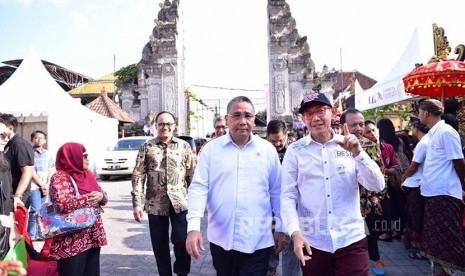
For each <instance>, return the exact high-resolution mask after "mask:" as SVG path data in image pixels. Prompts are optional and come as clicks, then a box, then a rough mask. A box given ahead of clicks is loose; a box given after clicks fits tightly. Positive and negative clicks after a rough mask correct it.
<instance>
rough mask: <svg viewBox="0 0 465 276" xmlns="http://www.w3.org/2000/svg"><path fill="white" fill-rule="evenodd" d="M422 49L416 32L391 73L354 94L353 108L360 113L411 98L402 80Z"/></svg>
mask: <svg viewBox="0 0 465 276" xmlns="http://www.w3.org/2000/svg"><path fill="white" fill-rule="evenodd" d="M421 53H422V49H421V46H420V42H419V39H418V31H417V29H415V31H414V32H413V34H412V37H411V39H410V42H409V44H408V45H407V47H406V49H405V50H404V53H403V54H402V56H401V57H400V58H399V60H398V61H397V63H396V64H395V65H394V67H393V68H392V69H391V72H390V73H389V74H388V75H387V77H386V78H384V80H383V81H380V82H378V83H377V84H375V85H374V86H373V87H372V88H370V89H367V90H364V91H363V90H362V91H356V93H355V108H357V109H358V110H360V111H363V110H367V109H371V108H376V107H380V106H384V105H388V104H392V103H396V102H400V101H404V100H407V99H410V98H412V96H411V95H409V94H407V93H405V89H404V82H403V81H402V78H403V77H404V76H405V75H406V74H407V73H408V72H410V71H412V70H413V69H414V68H415V63H418V62H420V60H421V56H422V54H421Z"/></svg>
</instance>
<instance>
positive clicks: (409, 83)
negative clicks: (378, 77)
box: [402, 60, 465, 103]
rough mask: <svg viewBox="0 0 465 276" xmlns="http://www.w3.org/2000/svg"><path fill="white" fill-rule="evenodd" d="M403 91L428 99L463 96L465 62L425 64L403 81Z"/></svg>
mask: <svg viewBox="0 0 465 276" xmlns="http://www.w3.org/2000/svg"><path fill="white" fill-rule="evenodd" d="M402 80H403V81H404V87H405V91H406V92H409V93H411V94H415V95H419V96H428V97H441V100H442V102H443V103H444V100H445V99H446V98H449V97H455V96H462V95H465V62H462V61H458V60H444V61H438V62H433V63H430V64H426V65H423V66H420V67H418V68H416V69H414V70H413V71H412V72H410V73H408V74H407V75H406V76H405V77H404V78H403V79H402Z"/></svg>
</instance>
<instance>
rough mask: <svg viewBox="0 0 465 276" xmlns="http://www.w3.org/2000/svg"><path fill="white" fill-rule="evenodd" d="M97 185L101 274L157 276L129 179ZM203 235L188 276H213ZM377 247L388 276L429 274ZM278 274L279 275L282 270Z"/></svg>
mask: <svg viewBox="0 0 465 276" xmlns="http://www.w3.org/2000/svg"><path fill="white" fill-rule="evenodd" d="M100 184H101V186H102V188H103V189H104V190H105V191H106V192H107V193H108V195H109V198H110V201H109V204H108V205H107V206H106V207H105V208H104V209H105V213H104V214H103V222H104V225H105V230H106V233H107V239H108V245H107V246H105V247H103V248H102V252H101V261H100V262H101V275H102V276H105V275H158V273H157V268H156V263H155V258H154V256H153V252H152V247H151V242H150V236H149V232H148V223H147V217H146V214H145V217H144V221H143V223H141V224H139V223H136V222H135V221H134V219H133V215H132V204H131V196H130V191H131V183H130V181H129V179H118V178H112V179H111V180H110V181H103V182H102V181H101V182H100ZM202 232H203V235H204V242H205V244H204V245H205V249H206V251H205V252H204V253H203V254H202V256H201V259H200V260H199V261H192V266H191V274H190V275H195V276H209V275H215V270H214V269H213V265H212V259H211V255H210V252H209V244H208V242H207V239H206V237H205V232H206V231H205V223H203V224H202ZM38 245H39V244H38ZM379 246H380V252H381V258H382V260H383V261H384V263H385V265H386V272H387V275H411V276H416V275H429V274H430V265H429V263H428V262H427V261H421V260H413V259H411V258H409V257H408V252H407V251H405V250H404V249H403V247H402V243H401V242H399V241H394V242H381V241H380V242H379ZM36 247H37V246H36ZM172 255H173V253H172ZM278 271H279V272H281V269H280V268H279V269H278ZM279 275H281V273H280V274H279Z"/></svg>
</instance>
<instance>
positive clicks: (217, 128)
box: [215, 126, 228, 130]
mask: <svg viewBox="0 0 465 276" xmlns="http://www.w3.org/2000/svg"><path fill="white" fill-rule="evenodd" d="M227 128H228V127H227V126H215V129H216V130H220V129H227Z"/></svg>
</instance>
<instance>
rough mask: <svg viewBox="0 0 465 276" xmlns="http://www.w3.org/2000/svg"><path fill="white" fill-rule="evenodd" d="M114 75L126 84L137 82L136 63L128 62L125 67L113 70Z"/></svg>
mask: <svg viewBox="0 0 465 276" xmlns="http://www.w3.org/2000/svg"><path fill="white" fill-rule="evenodd" d="M115 77H116V78H117V79H118V80H119V81H121V82H122V83H126V84H133V83H136V82H137V66H136V64H130V65H128V66H126V67H121V68H120V69H119V70H118V71H116V72H115Z"/></svg>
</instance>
